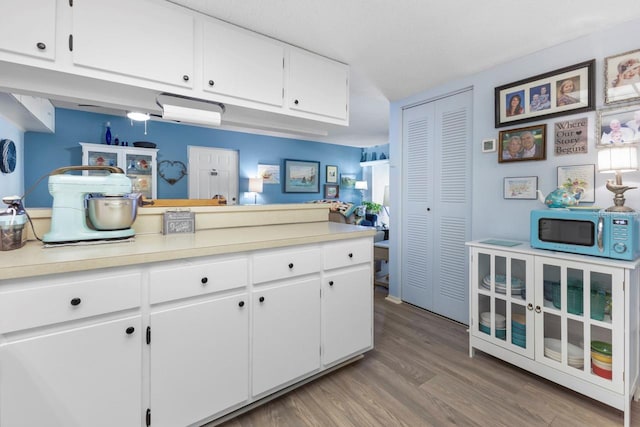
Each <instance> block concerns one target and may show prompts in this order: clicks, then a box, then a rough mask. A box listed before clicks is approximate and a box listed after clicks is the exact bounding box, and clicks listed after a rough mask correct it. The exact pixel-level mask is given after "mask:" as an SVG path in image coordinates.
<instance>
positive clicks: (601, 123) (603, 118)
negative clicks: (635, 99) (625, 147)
mask: <svg viewBox="0 0 640 427" xmlns="http://www.w3.org/2000/svg"><path fill="white" fill-rule="evenodd" d="M637 143H640V105H632V106H627V107H623V108H609V109H607V110H600V111H598V118H597V120H596V146H598V147H606V146H610V145H612V144H637Z"/></svg>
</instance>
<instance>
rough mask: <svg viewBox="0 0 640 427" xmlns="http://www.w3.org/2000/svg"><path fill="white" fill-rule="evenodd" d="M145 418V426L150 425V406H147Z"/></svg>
mask: <svg viewBox="0 0 640 427" xmlns="http://www.w3.org/2000/svg"><path fill="white" fill-rule="evenodd" d="M145 418H146V424H147V426H150V425H151V408H147V416H146V417H145Z"/></svg>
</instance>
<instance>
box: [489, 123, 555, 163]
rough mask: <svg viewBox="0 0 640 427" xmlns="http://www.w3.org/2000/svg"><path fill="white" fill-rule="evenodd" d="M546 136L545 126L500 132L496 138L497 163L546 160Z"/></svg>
mask: <svg viewBox="0 0 640 427" xmlns="http://www.w3.org/2000/svg"><path fill="white" fill-rule="evenodd" d="M546 134H547V125H546V124H544V125H536V126H529V127H526V128H518V129H509V130H501V131H500V134H499V136H498V163H506V162H521V161H524V160H544V159H546V158H547V154H546V153H547V145H546V141H547V139H546Z"/></svg>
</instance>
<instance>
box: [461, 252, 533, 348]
mask: <svg viewBox="0 0 640 427" xmlns="http://www.w3.org/2000/svg"><path fill="white" fill-rule="evenodd" d="M471 257H472V263H471V268H472V271H471V285H470V286H471V298H472V300H471V317H472V319H471V322H470V329H471V334H472V335H473V336H474V337H476V338H479V339H482V340H486V341H490V342H491V343H493V344H496V345H499V346H500V347H504V348H507V349H509V350H511V351H513V352H516V353H519V354H522V355H524V356H527V357H529V358H532V359H533V357H534V339H535V335H534V327H533V325H534V312H533V302H534V297H535V295H534V285H533V271H534V261H533V257H532V256H530V255H524V254H518V253H513V252H508V251H493V250H488V249H480V248H473V249H472V253H471Z"/></svg>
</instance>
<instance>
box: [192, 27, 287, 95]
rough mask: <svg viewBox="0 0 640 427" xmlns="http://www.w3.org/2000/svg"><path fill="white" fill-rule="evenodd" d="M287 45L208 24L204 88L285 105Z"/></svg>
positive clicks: (204, 56)
mask: <svg viewBox="0 0 640 427" xmlns="http://www.w3.org/2000/svg"><path fill="white" fill-rule="evenodd" d="M283 58H284V45H283V44H282V43H279V42H277V41H275V40H271V39H268V38H266V37H262V36H260V35H258V34H255V33H251V32H249V31H246V30H243V29H241V28H236V27H233V26H231V25H228V24H225V23H223V22H218V21H213V20H212V21H207V22H205V23H204V52H203V66H204V72H203V78H204V82H203V88H204V90H206V91H208V92H213V93H219V94H221V95H227V96H233V97H235V98H241V99H247V100H250V101H258V102H263V103H265V104H271V105H277V106H281V105H282V96H283V93H282V88H283V78H284V65H283Z"/></svg>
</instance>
